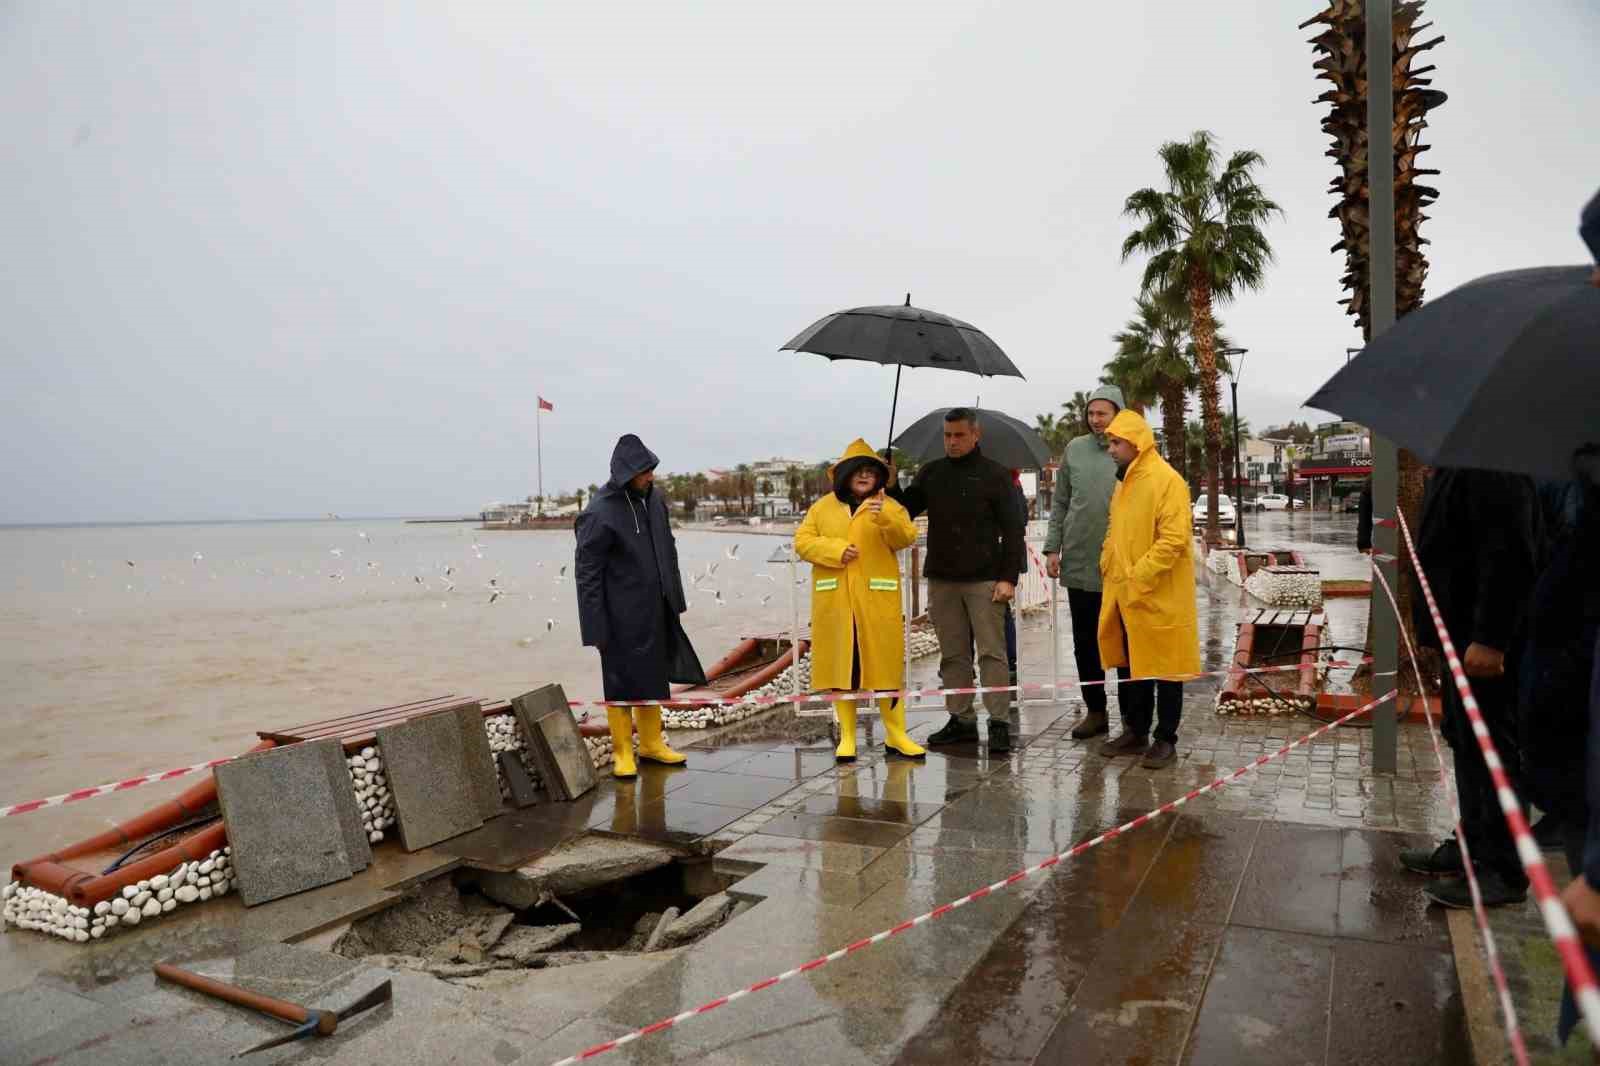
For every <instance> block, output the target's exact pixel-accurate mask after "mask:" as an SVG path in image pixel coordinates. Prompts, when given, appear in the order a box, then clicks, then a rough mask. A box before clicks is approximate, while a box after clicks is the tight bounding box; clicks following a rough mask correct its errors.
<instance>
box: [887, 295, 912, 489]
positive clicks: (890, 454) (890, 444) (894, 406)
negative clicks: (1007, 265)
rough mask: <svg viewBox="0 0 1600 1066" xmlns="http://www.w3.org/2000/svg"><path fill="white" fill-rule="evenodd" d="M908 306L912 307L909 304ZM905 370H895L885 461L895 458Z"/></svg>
mask: <svg viewBox="0 0 1600 1066" xmlns="http://www.w3.org/2000/svg"><path fill="white" fill-rule="evenodd" d="M908 299H909V297H908ZM907 306H910V305H909V304H908V305H907ZM904 369H905V367H904V366H903V365H898V364H897V365H896V366H895V368H894V400H893V402H891V403H890V404H889V436H888V437H887V438H886V439H885V440H884V442H883V457H884V458H885V459H892V458H894V416H895V412H897V411H898V410H899V409H900V371H902V370H904Z"/></svg>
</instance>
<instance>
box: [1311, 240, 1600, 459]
mask: <svg viewBox="0 0 1600 1066" xmlns="http://www.w3.org/2000/svg"><path fill="white" fill-rule="evenodd" d="M1593 269H1594V268H1593V267H1587V266H1570V267H1535V268H1533V269H1531V270H1508V271H1506V272H1505V273H1503V274H1490V275H1488V276H1487V277H1482V278H1478V279H1477V280H1476V281H1470V282H1468V283H1467V284H1465V285H1463V286H1461V287H1460V288H1459V289H1455V290H1453V291H1452V292H1449V293H1447V294H1446V295H1444V296H1442V297H1440V298H1439V299H1437V300H1434V301H1433V302H1432V303H1429V304H1427V305H1426V306H1424V307H1421V308H1419V309H1418V310H1416V311H1413V312H1411V313H1410V314H1408V315H1406V316H1405V317H1404V318H1402V319H1400V321H1398V322H1396V323H1395V324H1394V326H1392V327H1391V328H1390V329H1388V330H1387V331H1385V332H1384V333H1383V334H1382V335H1380V336H1379V337H1378V338H1377V339H1376V340H1374V341H1372V342H1370V343H1369V344H1368V345H1367V346H1366V347H1365V348H1364V349H1362V352H1361V354H1360V355H1358V356H1356V358H1355V359H1354V360H1352V361H1351V362H1350V363H1349V364H1348V365H1347V366H1345V368H1344V369H1342V370H1340V371H1339V372H1338V373H1337V374H1335V375H1334V376H1333V377H1332V378H1330V379H1329V380H1328V383H1327V384H1325V385H1323V386H1322V388H1321V389H1319V390H1318V391H1317V393H1316V395H1315V396H1312V397H1311V398H1310V399H1309V400H1307V401H1306V406H1307V407H1316V408H1319V409H1320V410H1323V411H1333V412H1334V413H1336V414H1338V415H1339V416H1341V417H1343V418H1347V419H1349V420H1351V421H1352V422H1360V423H1361V424H1363V425H1365V426H1369V427H1371V428H1372V429H1373V430H1376V431H1377V432H1379V433H1382V434H1383V435H1385V436H1387V437H1390V438H1392V439H1393V440H1395V441H1396V442H1397V443H1399V444H1400V446H1401V447H1404V448H1407V449H1409V450H1411V451H1412V452H1415V453H1416V454H1417V455H1418V456H1421V457H1422V459H1423V460H1424V461H1425V462H1429V463H1432V464H1433V465H1435V466H1471V467H1485V468H1488V469H1490V470H1509V471H1513V472H1516V473H1520V474H1528V475H1530V476H1533V477H1556V478H1565V477H1569V476H1570V471H1571V460H1572V453H1573V451H1574V450H1575V449H1577V448H1578V447H1579V446H1580V445H1582V444H1585V443H1589V442H1594V441H1600V357H1597V355H1600V353H1597V351H1596V345H1597V343H1600V289H1596V288H1595V287H1594V286H1593V285H1592V284H1591V283H1590V280H1589V279H1590V274H1591V273H1592V271H1593Z"/></svg>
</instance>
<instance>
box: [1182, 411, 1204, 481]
mask: <svg viewBox="0 0 1600 1066" xmlns="http://www.w3.org/2000/svg"><path fill="white" fill-rule="evenodd" d="M1205 441H1206V428H1205V427H1204V426H1202V425H1201V424H1200V423H1199V422H1198V421H1195V420H1194V419H1190V421H1189V424H1188V425H1187V426H1185V427H1184V436H1183V442H1184V443H1183V447H1184V455H1183V460H1184V465H1185V468H1186V469H1187V470H1188V473H1187V474H1186V475H1185V476H1186V477H1187V478H1188V479H1189V487H1190V488H1191V489H1192V490H1194V491H1195V492H1199V491H1201V487H1202V486H1203V485H1204V483H1205V469H1206V443H1205Z"/></svg>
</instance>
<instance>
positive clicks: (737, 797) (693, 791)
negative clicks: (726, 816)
mask: <svg viewBox="0 0 1600 1066" xmlns="http://www.w3.org/2000/svg"><path fill="white" fill-rule="evenodd" d="M682 776H683V783H682V784H681V785H680V786H678V787H676V788H674V789H673V790H672V795H673V796H674V797H675V798H677V799H684V800H690V801H692V802H694V803H713V804H716V805H718V806H722V807H744V808H745V809H747V810H754V809H755V808H757V807H760V806H761V805H762V804H765V803H768V802H770V801H772V800H774V799H777V798H778V797H779V796H781V795H783V794H784V793H785V792H788V791H789V790H790V789H792V788H794V782H792V781H784V780H780V779H776V778H771V777H756V776H750V775H746V774H736V773H732V772H731V771H720V772H707V771H700V770H684V771H682Z"/></svg>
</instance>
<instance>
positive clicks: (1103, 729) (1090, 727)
mask: <svg viewBox="0 0 1600 1066" xmlns="http://www.w3.org/2000/svg"><path fill="white" fill-rule="evenodd" d="M1109 732H1111V719H1109V718H1107V717H1106V712H1105V711H1085V712H1084V715H1083V717H1082V718H1081V719H1080V720H1079V721H1078V724H1077V725H1075V726H1073V727H1072V739H1073V740H1088V739H1089V738H1090V737H1098V736H1103V735H1104V734H1106V733H1109Z"/></svg>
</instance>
